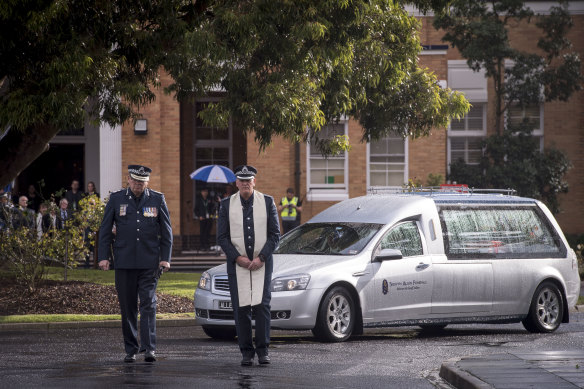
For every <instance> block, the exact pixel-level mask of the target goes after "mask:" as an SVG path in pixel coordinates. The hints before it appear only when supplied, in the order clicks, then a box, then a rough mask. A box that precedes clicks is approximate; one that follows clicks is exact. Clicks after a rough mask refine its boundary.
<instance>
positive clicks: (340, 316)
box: [312, 286, 356, 342]
mask: <svg viewBox="0 0 584 389" xmlns="http://www.w3.org/2000/svg"><path fill="white" fill-rule="evenodd" d="M355 320H356V314H355V303H354V302H353V297H351V293H349V292H348V291H347V289H346V288H343V287H341V286H336V287H334V288H332V289H331V290H329V291H328V293H327V294H326V295H325V296H324V298H323V299H322V302H321V303H320V307H319V308H318V315H317V317H316V326H315V327H314V328H313V329H312V333H313V334H314V336H316V338H317V339H318V340H320V341H323V342H343V341H345V340H347V339H349V337H350V336H351V335H352V334H353V329H354V328H355Z"/></svg>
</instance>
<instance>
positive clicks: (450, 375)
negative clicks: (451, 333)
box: [439, 358, 493, 389]
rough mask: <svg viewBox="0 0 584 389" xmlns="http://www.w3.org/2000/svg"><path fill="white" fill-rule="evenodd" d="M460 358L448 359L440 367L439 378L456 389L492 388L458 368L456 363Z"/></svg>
mask: <svg viewBox="0 0 584 389" xmlns="http://www.w3.org/2000/svg"><path fill="white" fill-rule="evenodd" d="M461 359H462V358H454V359H449V360H447V361H446V362H442V366H440V374H439V375H440V378H442V379H443V380H445V381H446V382H448V383H449V384H450V385H452V386H454V387H455V388H457V389H492V388H493V386H491V385H489V384H488V383H486V382H485V381H482V380H480V379H479V378H477V377H475V376H474V375H472V374H470V373H469V372H467V371H466V370H463V369H461V368H459V367H458V366H457V365H456V363H457V362H458V361H460V360H461Z"/></svg>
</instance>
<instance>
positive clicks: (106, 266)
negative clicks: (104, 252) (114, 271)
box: [98, 259, 110, 270]
mask: <svg viewBox="0 0 584 389" xmlns="http://www.w3.org/2000/svg"><path fill="white" fill-rule="evenodd" d="M98 265H99V268H100V269H101V270H109V268H110V263H109V261H108V260H107V259H104V260H101V261H99V263H98Z"/></svg>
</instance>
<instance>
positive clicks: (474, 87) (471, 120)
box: [446, 60, 488, 170]
mask: <svg viewBox="0 0 584 389" xmlns="http://www.w3.org/2000/svg"><path fill="white" fill-rule="evenodd" d="M448 84H449V86H450V88H452V89H454V90H457V91H459V92H461V93H464V96H465V97H466V98H467V100H468V101H469V102H470V103H471V107H470V110H469V112H468V113H467V114H466V115H465V116H464V117H463V118H462V119H460V120H456V119H454V120H452V122H451V123H450V126H449V127H448V142H447V146H446V147H447V160H448V169H449V170H450V164H451V163H452V162H455V161H457V160H459V159H463V160H464V162H466V163H467V164H469V165H476V164H478V163H479V162H480V159H481V157H482V155H483V149H482V141H483V140H484V139H485V137H486V136H487V101H488V91H487V76H486V72H485V70H484V69H479V70H478V71H476V72H475V71H473V69H471V68H469V67H468V64H467V63H466V61H465V60H449V61H448Z"/></svg>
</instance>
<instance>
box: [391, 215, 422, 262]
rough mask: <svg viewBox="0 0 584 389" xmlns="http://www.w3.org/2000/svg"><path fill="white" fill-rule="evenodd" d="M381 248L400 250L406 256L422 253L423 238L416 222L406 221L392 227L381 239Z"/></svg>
mask: <svg viewBox="0 0 584 389" xmlns="http://www.w3.org/2000/svg"><path fill="white" fill-rule="evenodd" d="M381 249H397V250H400V251H401V253H402V255H403V256H404V257H411V256H414V255H422V254H423V253H424V252H423V250H422V240H421V238H420V233H419V231H418V226H417V225H416V222H406V223H402V224H399V225H398V226H396V227H394V228H393V229H391V230H390V231H389V232H388V233H387V234H386V235H385V237H384V238H383V240H382V241H381Z"/></svg>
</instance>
